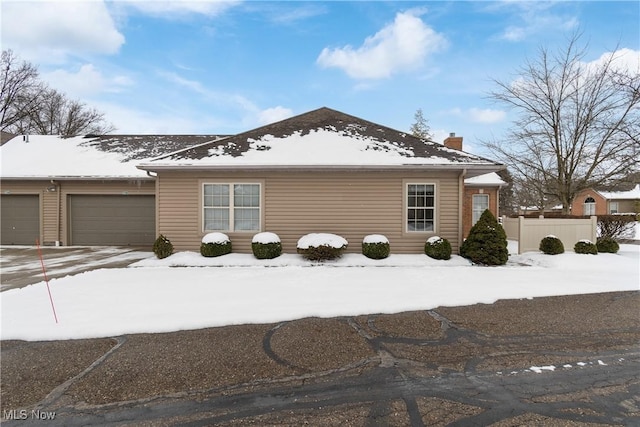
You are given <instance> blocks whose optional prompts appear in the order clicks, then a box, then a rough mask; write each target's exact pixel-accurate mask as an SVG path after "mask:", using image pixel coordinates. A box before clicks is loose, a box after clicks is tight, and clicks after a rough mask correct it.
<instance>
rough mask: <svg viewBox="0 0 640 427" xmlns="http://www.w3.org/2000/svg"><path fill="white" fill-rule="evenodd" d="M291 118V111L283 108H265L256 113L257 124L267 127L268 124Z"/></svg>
mask: <svg viewBox="0 0 640 427" xmlns="http://www.w3.org/2000/svg"><path fill="white" fill-rule="evenodd" d="M291 116H293V111H292V110H291V109H290V108H284V107H281V106H280V105H278V106H277V107H272V108H267V109H265V110H262V111H260V112H259V113H258V123H260V124H262V125H267V124H269V123H275V122H279V121H280V120H284V119H288V118H289V117H291Z"/></svg>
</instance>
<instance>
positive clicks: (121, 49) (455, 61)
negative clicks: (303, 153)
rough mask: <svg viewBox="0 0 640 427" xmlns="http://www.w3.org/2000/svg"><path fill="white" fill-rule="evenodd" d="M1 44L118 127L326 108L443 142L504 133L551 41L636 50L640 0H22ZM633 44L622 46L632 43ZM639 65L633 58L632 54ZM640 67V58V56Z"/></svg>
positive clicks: (234, 127)
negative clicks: (417, 120) (505, 89)
mask: <svg viewBox="0 0 640 427" xmlns="http://www.w3.org/2000/svg"><path fill="white" fill-rule="evenodd" d="M1 8H2V10H1V12H2V34H1V35H2V48H3V49H13V51H14V52H15V53H16V54H17V55H18V56H19V57H20V58H22V59H25V60H28V61H31V62H33V63H34V64H36V65H37V66H38V68H39V71H40V75H41V77H42V78H43V79H44V80H46V81H47V82H48V83H49V84H50V85H51V86H52V87H54V88H56V89H58V90H60V91H62V92H65V93H67V94H68V95H69V96H71V97H72V98H77V99H80V100H82V101H84V102H86V103H87V104H88V105H90V106H93V107H96V108H97V109H99V110H101V111H103V112H104V113H105V114H106V117H107V119H108V120H109V121H110V122H112V123H113V124H114V125H115V127H116V128H117V130H116V133H127V134H130V133H141V134H150V133H161V134H165V133H166V134H185V133H194V134H203V133H210V134H230V133H238V132H241V131H244V130H249V129H252V128H255V127H258V126H260V125H263V124H266V123H269V122H271V121H275V120H280V119H283V118H286V117H289V116H291V115H295V114H300V113H304V112H306V111H309V110H312V109H315V108H319V107H322V106H327V107H330V108H334V109H337V110H340V111H343V112H345V113H348V114H352V115H355V116H358V117H361V118H364V119H367V120H371V121H374V122H377V123H380V124H383V125H386V126H390V127H392V128H395V129H399V130H408V129H409V127H410V126H411V124H412V123H413V117H414V113H415V112H416V110H417V109H418V108H421V109H422V110H423V113H424V116H425V117H426V118H427V119H428V120H429V124H430V126H431V129H432V131H433V133H434V134H435V139H436V140H437V141H442V139H443V138H444V137H445V136H446V135H447V134H448V133H449V132H455V133H456V134H457V135H461V136H463V137H464V138H465V149H467V150H469V151H472V152H477V153H479V154H483V153H482V152H481V149H480V147H479V144H478V141H479V140H482V139H488V138H500V136H501V135H502V134H503V133H504V132H505V129H507V128H508V127H509V125H510V122H511V120H513V119H514V116H513V113H512V112H510V111H507V110H505V109H504V108H503V106H501V105H497V104H493V103H492V102H491V101H490V100H489V99H487V93H488V92H489V91H490V90H492V89H495V85H494V84H493V83H492V79H499V80H503V81H510V80H512V79H514V78H515V77H516V74H515V73H516V72H517V70H518V68H519V67H520V66H522V65H524V63H525V61H526V60H527V59H528V58H529V59H534V58H535V57H536V56H537V53H538V51H539V48H540V47H541V46H544V47H547V48H549V49H551V50H552V51H553V50H556V49H558V48H560V47H562V46H564V45H565V44H566V41H567V39H568V38H569V37H570V36H571V35H572V33H573V32H575V31H581V32H582V33H583V36H582V39H581V41H582V42H583V43H584V44H587V45H588V46H587V55H586V57H585V60H586V61H595V60H597V59H598V58H599V57H600V56H601V55H603V54H604V53H606V52H610V51H612V50H614V49H620V50H621V52H624V54H625V56H626V57H631V58H632V59H631V61H632V62H631V63H633V64H637V63H638V58H639V57H640V2H638V1H626V2H610V1H607V2H596V1H587V2H578V1H560V2H539V1H536V2H520V1H501V2H487V1H476V2H464V1H443V2H402V1H390V2H383V1H359V2H342V1H330V2H319V1H300V2H296V1H282V2H267V1H248V2H241V1H232V2H221V1H215V2H211V1H195V2H186V1H173V2H160V1H137V2H125V1H99V0H86V1H81V2H74V1H36V2H29V1H13V0H3V2H2V4H1ZM623 49H624V50H623ZM633 61H635V62H633ZM636 66H637V65H636Z"/></svg>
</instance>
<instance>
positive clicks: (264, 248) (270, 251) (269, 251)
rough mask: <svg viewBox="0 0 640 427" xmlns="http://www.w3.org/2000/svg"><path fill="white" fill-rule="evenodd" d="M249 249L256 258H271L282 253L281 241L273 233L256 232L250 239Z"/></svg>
mask: <svg viewBox="0 0 640 427" xmlns="http://www.w3.org/2000/svg"><path fill="white" fill-rule="evenodd" d="M251 250H252V251H253V256H255V257H256V258H258V259H273V258H277V257H279V256H280V255H281V254H282V243H281V242H280V237H278V235H277V234H275V233H258V234H256V235H255V236H253V240H251Z"/></svg>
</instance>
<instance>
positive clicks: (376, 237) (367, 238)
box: [362, 234, 389, 243]
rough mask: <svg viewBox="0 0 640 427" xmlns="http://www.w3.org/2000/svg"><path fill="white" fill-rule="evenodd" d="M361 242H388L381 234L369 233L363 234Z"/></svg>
mask: <svg viewBox="0 0 640 427" xmlns="http://www.w3.org/2000/svg"><path fill="white" fill-rule="evenodd" d="M362 243H389V239H387V237H386V236H383V235H382V234H369V235H368V236H364V239H362Z"/></svg>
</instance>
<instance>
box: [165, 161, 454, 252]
mask: <svg viewBox="0 0 640 427" xmlns="http://www.w3.org/2000/svg"><path fill="white" fill-rule="evenodd" d="M216 181H218V182H230V183H231V182H239V181H245V182H261V183H262V184H263V198H264V199H263V200H264V202H263V206H262V208H263V209H262V214H263V227H262V231H270V232H274V233H277V234H278V235H279V236H280V238H281V239H282V243H283V250H284V251H285V252H287V253H295V251H296V243H297V241H298V239H299V238H300V237H301V236H302V235H304V234H307V233H316V232H328V233H335V234H340V235H342V236H343V237H345V238H346V239H347V240H348V241H349V249H348V251H349V252H360V250H361V248H360V246H361V242H362V238H363V237H364V236H366V235H367V234H373V233H376V234H384V235H386V236H387V237H388V238H389V240H390V242H391V246H392V252H393V253H420V252H422V250H423V247H424V242H425V240H426V238H428V237H429V236H431V235H433V234H422V233H405V232H404V230H403V227H404V207H403V204H404V200H403V192H404V182H406V181H412V182H433V183H436V186H437V187H436V188H437V203H438V211H437V218H436V219H437V222H436V227H437V230H436V233H435V234H438V235H440V236H442V237H446V238H447V239H449V240H450V241H451V244H452V246H453V247H454V250H457V247H458V234H459V229H458V218H459V203H458V182H459V181H458V175H457V174H455V173H437V174H436V173H401V172H397V171H394V172H373V173H372V172H361V171H359V172H340V173H337V172H336V173H326V172H318V173H310V172H262V173H260V172H247V173H239V172H235V173H234V172H226V173H224V174H222V173H217V174H216V173H207V174H202V173H200V174H198V173H192V174H187V173H180V174H176V173H160V174H159V177H158V182H157V184H158V194H159V197H157V209H158V215H157V218H158V234H164V235H165V236H167V237H168V238H169V239H170V240H171V242H172V243H173V244H174V247H175V248H176V249H177V250H198V248H199V246H200V241H201V239H202V236H203V232H202V230H201V213H200V209H201V206H200V204H201V201H200V197H201V196H200V191H201V188H202V187H201V185H202V183H203V182H216ZM227 234H228V235H229V237H230V238H231V240H232V244H233V250H234V252H245V253H250V252H251V239H252V237H253V235H254V234H255V233H254V232H249V233H233V232H230V233H227Z"/></svg>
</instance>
